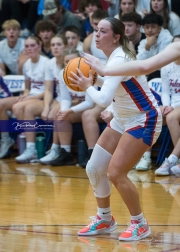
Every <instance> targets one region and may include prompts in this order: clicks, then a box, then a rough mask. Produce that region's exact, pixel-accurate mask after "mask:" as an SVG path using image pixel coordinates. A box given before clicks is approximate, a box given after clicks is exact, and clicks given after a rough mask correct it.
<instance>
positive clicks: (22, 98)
mask: <svg viewBox="0 0 180 252" xmlns="http://www.w3.org/2000/svg"><path fill="white" fill-rule="evenodd" d="M27 97H28V95H27V94H24V95H20V96H18V97H17V99H16V101H15V102H21V101H24V100H26V99H27Z"/></svg>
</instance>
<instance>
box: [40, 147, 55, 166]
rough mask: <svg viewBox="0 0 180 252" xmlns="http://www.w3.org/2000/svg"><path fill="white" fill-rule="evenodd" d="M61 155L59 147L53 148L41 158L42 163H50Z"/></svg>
mask: <svg viewBox="0 0 180 252" xmlns="http://www.w3.org/2000/svg"><path fill="white" fill-rule="evenodd" d="M58 155H59V148H58V149H57V148H52V149H50V151H49V152H48V154H47V155H46V156H44V157H42V158H40V159H39V162H40V163H41V164H50V162H51V161H52V160H53V159H55V158H56V157H57V156H58Z"/></svg>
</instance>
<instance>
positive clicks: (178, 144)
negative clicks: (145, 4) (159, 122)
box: [155, 35, 180, 176]
mask: <svg viewBox="0 0 180 252" xmlns="http://www.w3.org/2000/svg"><path fill="white" fill-rule="evenodd" d="M173 41H174V43H176V42H177V41H180V35H177V36H175V37H174V40H173ZM161 79H162V98H161V99H162V103H163V106H162V108H161V111H162V115H163V117H165V118H166V123H167V126H168V128H169V131H170V134H171V139H172V142H173V145H174V149H173V151H172V153H171V154H170V156H169V157H168V158H166V159H165V160H164V162H163V163H162V165H161V166H160V167H159V168H158V169H157V170H156V171H155V175H162V176H163V175H164V176H167V175H170V174H171V173H175V175H177V176H180V165H179V164H178V165H176V164H177V163H178V158H180V138H179V136H180V135H179V133H180V127H179V123H180V116H179V115H180V60H176V61H174V62H172V63H170V64H168V65H167V66H165V67H163V68H162V69H161ZM171 171H172V172H171Z"/></svg>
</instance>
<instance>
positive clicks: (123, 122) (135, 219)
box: [71, 18, 162, 241]
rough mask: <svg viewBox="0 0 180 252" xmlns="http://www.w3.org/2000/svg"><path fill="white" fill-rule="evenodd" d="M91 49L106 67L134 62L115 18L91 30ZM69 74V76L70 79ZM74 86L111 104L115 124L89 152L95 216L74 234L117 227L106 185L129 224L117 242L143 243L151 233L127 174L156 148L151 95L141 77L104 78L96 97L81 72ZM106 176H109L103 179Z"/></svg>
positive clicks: (157, 116)
mask: <svg viewBox="0 0 180 252" xmlns="http://www.w3.org/2000/svg"><path fill="white" fill-rule="evenodd" d="M96 46H97V48H99V49H101V50H102V51H103V52H104V53H105V54H106V56H107V57H108V62H107V66H108V67H110V66H114V65H117V66H119V64H122V65H123V64H124V62H126V61H131V60H133V59H134V55H133V54H132V52H131V51H130V49H129V47H128V40H127V39H126V36H125V27H124V25H123V23H122V22H121V21H119V20H118V19H115V18H106V19H103V20H101V21H100V22H99V24H98V26H97V30H96ZM72 74H73V73H72ZM73 76H74V78H73V79H72V78H71V80H72V81H74V83H75V84H74V85H77V86H78V87H80V88H82V89H83V90H86V93H87V94H88V95H89V96H90V97H91V98H92V99H93V100H94V101H95V102H96V103H98V104H99V105H101V106H107V105H109V104H110V103H111V101H112V100H113V101H114V102H113V109H114V118H113V119H112V120H111V122H110V127H107V128H106V129H105V130H104V131H103V133H102V135H101V136H100V138H99V139H98V141H97V144H96V146H95V148H94V150H93V153H92V156H91V158H90V160H89V162H88V163H87V166H86V172H87V175H88V177H89V180H90V183H91V185H92V187H93V190H94V194H95V197H96V200H97V206H98V212H97V216H96V217H95V218H94V220H93V222H92V223H91V224H90V225H88V226H86V227H85V228H82V229H81V230H79V232H78V234H79V235H96V234H104V233H110V232H112V231H114V230H115V229H116V227H117V223H116V221H115V220H114V218H113V216H112V215H111V208H110V194H111V188H110V183H109V179H110V181H111V182H112V183H113V184H114V186H115V187H116V189H117V190H118V192H119V194H120V196H121V197H122V199H123V201H124V203H125V204H126V206H127V208H128V210H129V212H130V216H131V223H130V225H129V227H128V228H127V229H126V230H125V231H124V232H122V233H121V234H120V236H119V240H124V241H132V240H140V239H142V238H145V237H147V236H148V235H149V234H150V233H151V230H150V227H149V226H148V223H147V221H146V219H145V218H144V216H143V213H142V211H141V207H140V202H139V196H138V192H137V189H136V187H135V186H134V184H133V183H132V182H131V181H130V180H129V179H128V177H127V173H128V172H129V171H130V170H131V169H132V167H133V166H134V165H135V164H136V163H137V161H138V160H139V159H140V157H141V156H142V155H143V153H144V152H145V151H146V150H147V149H148V147H149V146H151V145H152V144H154V143H155V141H156V140H157V138H158V136H159V134H160V132H161V127H162V115H161V112H160V109H159V107H158V105H157V102H156V100H155V98H154V96H153V95H152V93H151V91H150V89H149V88H148V84H147V81H146V77H145V76H138V77H135V76H133V75H132V74H131V75H130V74H129V75H126V76H125V75H124V76H115V77H110V76H107V77H105V80H104V83H103V85H102V88H101V90H100V91H96V90H94V88H93V87H92V76H91V75H90V77H89V78H85V77H84V76H83V75H82V73H81V72H80V71H78V75H75V74H73ZM107 172H108V176H107Z"/></svg>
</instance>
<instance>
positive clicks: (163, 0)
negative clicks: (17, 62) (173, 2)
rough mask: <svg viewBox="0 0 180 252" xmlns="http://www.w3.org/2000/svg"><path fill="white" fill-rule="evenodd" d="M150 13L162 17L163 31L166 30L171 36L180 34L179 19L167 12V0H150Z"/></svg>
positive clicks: (172, 13)
mask: <svg viewBox="0 0 180 252" xmlns="http://www.w3.org/2000/svg"><path fill="white" fill-rule="evenodd" d="M150 13H156V14H158V15H161V16H162V17H163V20H164V22H163V25H162V27H163V28H164V29H168V30H169V31H170V33H171V35H172V36H175V35H178V34H180V17H179V16H178V15H177V14H175V13H174V12H172V11H170V10H169V6H168V0H160V1H154V0H151V5H150Z"/></svg>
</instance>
